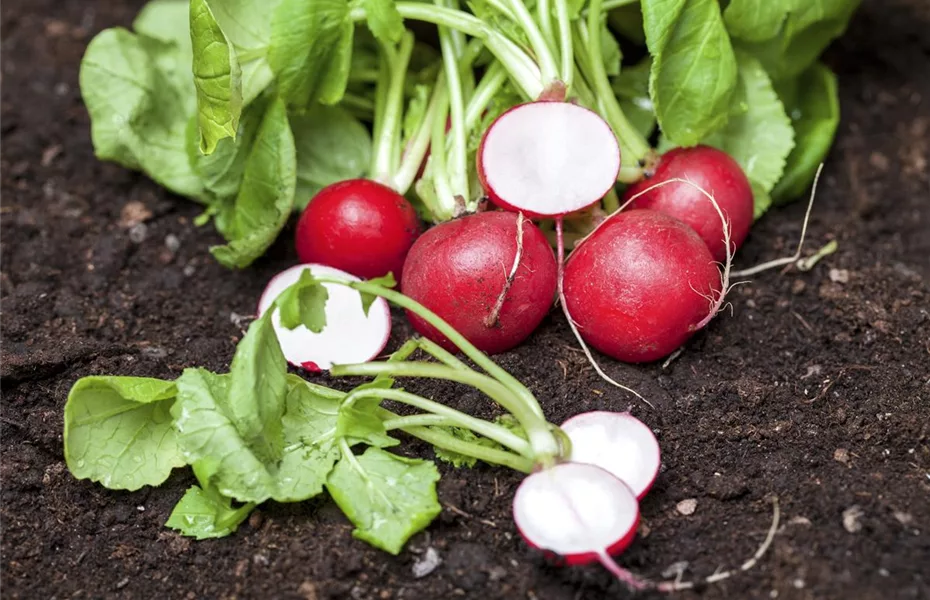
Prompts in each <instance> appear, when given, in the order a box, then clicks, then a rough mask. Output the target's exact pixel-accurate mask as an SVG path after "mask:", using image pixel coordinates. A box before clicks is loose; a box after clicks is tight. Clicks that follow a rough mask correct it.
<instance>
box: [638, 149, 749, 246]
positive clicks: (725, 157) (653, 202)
mask: <svg viewBox="0 0 930 600" xmlns="http://www.w3.org/2000/svg"><path fill="white" fill-rule="evenodd" d="M674 178H680V179H686V180H689V181H691V182H693V183H694V184H695V185H688V184H685V183H672V184H670V185H663V186H661V187H656V188H654V189H648V188H650V187H652V186H654V185H655V184H656V183H659V182H661V181H666V180H668V179H674ZM701 189H703V190H706V191H707V192H709V193H710V194H712V195H713V197H714V200H716V201H717V204H718V205H719V206H720V209H721V210H722V211H723V213H724V215H725V216H726V218H727V221H729V224H730V241H731V243H732V244H733V249H734V250H736V249H737V248H739V247H740V246H741V245H742V244H743V241H744V240H745V239H746V236H747V235H749V228H750V227H751V226H752V220H753V199H752V187H750V185H749V180H748V179H747V178H746V175H745V174H744V173H743V170H742V169H741V168H740V166H739V164H738V163H737V162H736V161H735V160H733V159H732V158H731V157H730V155H729V154H727V153H726V152H723V151H722V150H718V149H716V148H712V147H710V146H695V147H693V148H675V149H673V150H669V151H668V152H666V153H665V154H663V155H662V156H661V157H660V158H659V162H658V165H657V166H656V169H655V174H654V175H653V176H652V177H650V178H649V179H646V180H643V181H641V182H639V183H635V184H633V185H631V186H630V187H629V188H627V190H626V192H625V194H624V196H623V198H624V200H632V202H631V203H630V207H631V208H650V209H653V210H657V211H659V212H662V213H665V214H667V215H669V216H672V217H675V218H676V219H679V220H681V221H683V222H685V223H686V224H688V225H689V226H690V227H691V228H692V229H694V230H695V231H696V232H697V233H698V235H699V236H701V239H702V240H704V243H705V244H707V247H708V248H709V249H710V253H711V254H712V255H713V257H714V259H715V260H718V261H723V260H724V259H725V258H726V247H725V245H724V241H723V226H722V224H721V222H720V217H719V216H718V213H717V210H716V209H715V208H714V206H713V205H712V204H711V203H710V202H708V201H707V198H706V196H705V195H704V194H703V193H702V191H701ZM646 190H648V191H646Z"/></svg>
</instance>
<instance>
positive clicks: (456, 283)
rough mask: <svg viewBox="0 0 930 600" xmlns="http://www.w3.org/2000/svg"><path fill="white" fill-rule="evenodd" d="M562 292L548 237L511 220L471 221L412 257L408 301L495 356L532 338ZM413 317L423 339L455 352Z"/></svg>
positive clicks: (491, 216) (416, 248)
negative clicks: (423, 307) (559, 287)
mask: <svg viewBox="0 0 930 600" xmlns="http://www.w3.org/2000/svg"><path fill="white" fill-rule="evenodd" d="M518 240H519V241H518ZM556 285H557V281H556V262H555V256H554V255H553V253H552V248H551V247H550V246H549V244H548V242H547V241H546V237H545V235H544V234H543V233H542V231H540V230H539V228H538V227H536V226H535V225H534V224H533V223H532V222H531V221H529V220H528V219H526V218H525V217H523V216H522V215H516V214H514V213H507V212H484V213H478V214H474V215H469V216H466V217H462V218H460V219H456V220H454V221H448V222H446V223H442V224H440V225H437V226H435V227H433V228H432V229H430V230H428V231H427V232H426V233H424V234H423V235H422V236H420V238H419V239H417V241H416V242H415V243H414V245H413V247H412V248H411V249H410V254H408V255H407V262H406V264H405V265H404V272H403V281H402V288H403V292H404V294H406V295H407V296H410V297H411V298H413V299H414V300H416V301H418V302H420V303H421V304H423V305H424V306H426V307H427V308H429V309H430V310H432V311H433V312H435V313H436V314H438V315H439V316H440V317H442V318H443V319H445V320H446V321H448V322H449V324H450V325H452V327H454V328H455V329H457V330H458V331H459V332H461V333H462V335H464V336H465V338H466V339H468V341H469V342H471V343H472V344H474V345H475V346H477V347H478V348H479V349H480V350H482V351H484V352H487V353H489V354H494V353H497V352H503V351H505V350H509V349H510V348H513V347H514V346H516V345H517V344H519V343H520V342H522V341H523V340H525V339H526V338H527V337H529V335H530V334H531V333H532V332H533V330H534V329H536V327H537V326H538V325H539V323H540V322H541V321H542V320H543V318H544V317H545V316H546V313H548V312H549V308H550V307H551V306H552V303H553V300H554V298H555V293H556ZM407 316H408V317H409V319H410V322H411V323H412V324H413V327H414V329H416V330H417V331H418V332H420V333H421V334H423V335H425V336H426V337H428V338H429V339H431V340H433V341H434V342H436V343H438V344H440V345H442V346H443V347H445V348H446V349H448V350H455V347H454V346H453V345H452V344H450V343H449V341H448V340H447V339H446V338H445V337H444V336H443V335H442V334H440V333H439V332H438V331H436V329H434V328H433V327H432V326H431V325H429V324H428V323H426V322H425V321H423V320H422V319H421V318H420V317H418V316H416V315H414V314H412V313H410V312H408V313H407Z"/></svg>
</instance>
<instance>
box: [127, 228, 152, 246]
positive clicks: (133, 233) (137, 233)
mask: <svg viewBox="0 0 930 600" xmlns="http://www.w3.org/2000/svg"><path fill="white" fill-rule="evenodd" d="M148 233H149V228H148V227H147V226H146V225H145V223H136V224H135V225H133V226H132V228H131V229H130V230H129V241H131V242H132V243H133V244H141V243H142V242H144V241H145V238H146V237H148Z"/></svg>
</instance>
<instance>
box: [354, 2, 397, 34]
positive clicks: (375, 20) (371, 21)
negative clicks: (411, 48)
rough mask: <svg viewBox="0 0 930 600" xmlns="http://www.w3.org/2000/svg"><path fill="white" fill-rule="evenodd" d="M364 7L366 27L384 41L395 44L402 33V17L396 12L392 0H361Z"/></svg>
mask: <svg viewBox="0 0 930 600" xmlns="http://www.w3.org/2000/svg"><path fill="white" fill-rule="evenodd" d="M361 4H362V6H363V7H364V8H365V18H366V20H367V23H368V29H370V30H371V33H373V34H374V36H375V37H376V38H378V39H379V40H381V41H382V42H385V43H392V44H396V43H397V42H399V41H400V38H401V36H403V35H404V19H403V17H401V16H400V13H399V12H397V7H396V6H395V5H394V0H361Z"/></svg>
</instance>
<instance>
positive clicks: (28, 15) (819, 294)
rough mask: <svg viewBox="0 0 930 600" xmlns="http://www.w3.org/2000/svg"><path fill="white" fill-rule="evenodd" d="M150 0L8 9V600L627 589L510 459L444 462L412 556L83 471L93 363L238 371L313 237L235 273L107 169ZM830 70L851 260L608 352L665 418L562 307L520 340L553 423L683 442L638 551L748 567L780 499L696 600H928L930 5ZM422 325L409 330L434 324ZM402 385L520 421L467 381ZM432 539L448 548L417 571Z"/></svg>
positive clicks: (314, 520) (516, 369) (553, 599)
mask: <svg viewBox="0 0 930 600" xmlns="http://www.w3.org/2000/svg"><path fill="white" fill-rule="evenodd" d="M138 7H139V6H138V3H135V2H125V3H124V2H116V1H95V2H87V1H83V2H82V1H77V0H70V1H52V0H30V1H27V0H8V1H6V2H4V3H3V9H2V85H3V90H2V125H0V126H2V261H3V262H2V281H0V283H2V313H3V314H2V335H3V340H2V342H3V344H2V394H3V409H2V417H0V419H2V461H0V465H2V594H3V597H4V598H10V599H13V598H23V599H43V600H44V599H52V598H55V599H64V598H166V599H167V598H170V599H173V598H185V599H192V600H193V599H198V598H209V599H214V598H215V599H232V598H241V599H245V598H282V599H294V600H300V599H304V600H319V599H324V598H351V599H379V600H388V599H401V598H406V599H450V598H478V599H481V600H492V599H495V598H527V599H531V600H533V599H538V600H581V599H600V598H627V597H630V594H629V593H628V592H627V591H626V590H625V589H624V588H623V587H622V586H621V585H619V584H618V583H616V582H615V581H614V580H613V579H612V578H611V576H610V575H609V574H608V573H607V572H606V571H605V570H604V569H602V568H600V567H598V566H593V567H589V568H578V569H568V568H562V567H559V566H556V565H552V564H550V563H548V562H546V560H545V559H544V558H543V557H542V556H540V555H539V554H537V553H536V552H534V551H532V550H530V549H529V548H528V547H527V546H526V545H525V544H524V543H523V542H522V541H521V540H520V538H519V536H518V534H517V532H516V530H515V528H514V525H513V522H512V521H511V518H510V503H511V499H512V498H513V494H514V490H515V488H516V486H517V485H518V483H519V482H520V477H519V475H517V474H515V473H512V472H508V471H507V470H505V469H503V468H492V467H488V466H479V467H477V468H474V469H470V470H469V469H460V470H457V469H453V468H451V467H449V466H448V465H444V464H442V465H440V469H441V471H442V472H443V477H442V481H441V483H440V484H439V498H440V501H441V503H442V506H443V511H442V514H441V515H440V517H439V518H438V519H437V520H436V521H435V522H434V523H433V524H432V525H431V526H430V527H429V528H428V529H427V530H426V531H425V532H423V533H421V534H419V535H417V536H415V537H414V538H413V539H412V540H411V541H410V543H409V544H408V545H407V547H406V549H405V550H404V551H403V552H401V553H400V555H398V556H390V555H388V554H386V553H383V552H380V551H378V550H375V549H373V548H371V547H369V546H367V545H366V544H364V543H362V542H360V541H357V540H355V539H354V538H353V537H352V535H351V530H352V527H351V526H350V524H349V523H348V522H347V521H346V519H345V518H344V517H343V516H342V515H341V513H340V512H339V510H338V509H337V508H336V507H335V506H334V505H333V504H332V502H330V501H329V500H328V499H326V498H324V497H320V498H318V499H315V500H312V501H309V502H303V503H300V504H293V505H283V504H274V503H269V504H266V505H264V506H262V507H261V509H260V510H258V511H256V512H255V513H254V514H253V515H252V516H251V518H250V519H249V520H248V522H247V523H245V524H243V526H242V527H240V529H239V531H238V532H237V533H236V534H235V535H232V536H230V537H228V538H226V539H218V540H210V541H201V542H198V541H192V540H190V539H186V538H183V537H181V536H179V535H178V534H177V533H175V532H173V531H171V530H168V529H166V528H165V527H164V526H163V524H164V522H165V519H166V518H167V517H168V514H169V513H170V511H171V509H172V506H173V505H174V503H175V502H176V501H177V500H178V499H179V498H180V497H181V495H182V494H183V492H184V490H185V489H186V488H187V487H188V486H189V485H191V483H192V482H193V477H192V475H191V474H190V472H189V470H186V469H179V470H177V472H176V473H175V474H173V475H172V476H171V478H170V479H169V480H168V481H167V482H166V484H165V485H163V486H162V487H160V488H158V489H143V490H140V491H138V492H133V493H126V492H113V491H108V490H106V489H104V488H103V487H101V486H100V485H97V484H94V483H91V482H87V481H77V480H75V479H74V478H72V477H71V475H70V474H69V473H68V470H67V468H66V467H65V463H64V461H63V456H62V408H63V406H64V403H65V397H66V395H67V393H68V389H69V388H70V386H71V385H72V384H73V383H74V382H75V381H76V380H77V379H78V378H79V377H82V376H85V375H91V374H104V373H106V374H124V375H145V376H153V377H162V378H173V377H176V376H177V375H178V374H180V372H181V370H182V369H183V368H185V367H188V366H195V365H197V366H206V367H208V368H210V369H213V370H218V371H219V370H225V369H226V368H227V367H228V364H229V361H230V359H231V357H232V354H233V349H234V346H235V343H236V341H237V340H238V339H239V338H240V337H241V335H242V327H243V322H242V320H241V318H240V315H249V314H250V313H252V312H253V311H254V308H255V304H256V300H257V298H258V295H259V294H260V292H261V290H262V287H263V285H264V284H265V282H266V281H267V280H268V279H269V278H270V277H271V276H272V275H273V274H274V273H275V272H277V271H278V270H280V269H282V268H284V267H286V266H288V265H290V264H292V263H293V262H294V251H293V248H292V244H291V242H290V238H291V231H288V232H286V234H285V235H283V236H282V238H281V241H280V242H279V243H278V244H277V245H276V246H275V247H274V248H273V249H272V251H271V253H270V255H269V256H268V257H266V258H264V259H262V260H260V261H259V262H258V263H257V264H255V265H254V266H253V267H252V268H249V269H247V270H245V271H241V272H231V271H228V270H225V269H223V268H222V267H220V266H219V265H217V264H216V263H214V262H213V261H212V260H211V258H210V255H209V253H208V250H207V249H208V247H209V246H210V245H211V244H215V243H217V242H218V241H219V238H218V237H217V236H216V234H215V233H214V232H213V231H211V229H210V227H201V228H198V227H196V226H194V224H193V221H194V219H195V218H196V217H197V215H198V213H199V209H198V207H197V206H195V205H194V204H192V203H190V202H187V201H185V200H183V199H180V198H177V197H174V196H172V195H170V194H168V193H166V192H165V191H163V190H161V189H159V188H158V186H156V185H155V184H153V183H152V182H151V181H149V180H147V179H146V178H145V177H143V176H141V175H138V174H135V173H131V172H129V171H127V170H125V169H122V168H120V167H118V166H115V165H111V164H104V163H101V162H99V161H97V160H96V159H95V157H94V154H93V149H92V146H91V141H90V133H89V131H90V125H89V122H88V116H87V113H86V111H85V109H84V106H83V105H82V103H81V97H80V93H79V89H78V64H79V62H80V59H81V55H82V54H83V52H84V49H85V47H86V46H87V43H88V42H89V41H90V39H91V38H92V37H93V35H94V34H95V33H96V32H98V31H100V30H101V29H103V28H105V27H111V26H117V25H122V26H128V25H129V24H130V23H131V20H132V18H133V16H134V15H135V13H136V12H137V10H138ZM827 62H828V63H829V64H830V65H831V66H832V67H834V68H835V69H836V71H837V73H838V75H839V81H840V87H841V96H842V108H843V122H842V125H841V127H840V132H839V135H838V139H837V142H836V145H835V147H834V149H833V151H832V152H831V154H830V157H829V160H828V162H827V165H826V168H825V171H824V176H823V178H822V180H821V184H820V189H819V192H818V196H817V201H816V205H815V207H814V212H813V216H812V220H811V229H810V239H809V248H810V249H811V250H813V249H816V248H820V247H821V246H823V245H824V244H826V243H827V242H828V241H830V240H836V241H837V242H838V243H839V249H838V251H837V252H836V253H835V254H833V255H832V256H829V257H827V258H825V259H823V260H822V261H821V262H820V263H819V264H818V265H817V266H816V267H815V268H814V269H813V270H811V271H809V272H803V273H802V272H799V271H797V270H795V269H788V270H787V271H785V272H769V273H765V274H763V275H760V276H758V277H756V278H754V279H753V281H752V282H751V283H748V284H745V285H741V286H739V287H737V288H736V289H734V291H733V292H732V294H731V296H730V300H731V304H732V313H731V312H730V310H728V311H727V312H726V313H725V314H722V315H721V316H720V317H719V318H717V319H716V320H715V321H714V322H713V323H712V324H711V325H710V327H709V328H708V329H707V330H706V331H704V332H702V333H700V334H699V335H698V336H696V337H695V338H694V339H693V340H692V341H691V342H690V343H688V345H687V347H686V348H685V349H684V352H683V353H682V354H681V355H680V356H679V357H678V358H677V359H676V360H674V362H672V363H671V364H670V365H668V366H667V367H664V366H662V365H660V364H654V365H646V366H625V365H620V364H617V363H614V362H612V361H609V360H606V359H602V360H603V364H604V365H605V368H606V369H607V370H608V372H609V373H610V374H611V375H613V376H614V377H616V378H617V379H619V380H621V381H623V382H625V383H626V384H628V385H630V386H632V387H633V388H635V389H637V390H639V391H640V392H641V393H642V394H643V395H644V396H645V397H647V398H648V399H650V400H651V401H652V402H653V403H654V404H655V409H654V410H653V409H649V408H648V407H646V406H645V405H643V404H642V403H640V402H638V401H637V400H636V399H635V398H633V397H631V396H629V395H627V394H624V393H623V392H621V391H619V390H616V389H613V388H611V387H609V386H607V385H605V384H604V383H603V382H602V381H601V380H600V379H598V377H597V376H596V375H595V374H594V373H593V371H592V370H591V369H590V368H589V367H588V366H587V364H586V362H585V359H584V356H583V355H582V354H581V353H580V352H579V350H578V349H577V346H576V343H575V342H574V341H573V339H572V336H571V334H570V332H569V330H568V329H567V327H566V326H565V324H564V322H563V320H562V318H561V317H560V316H558V315H557V314H553V315H552V316H551V317H550V318H549V319H548V320H547V321H546V322H545V323H544V325H543V326H542V328H541V329H540V330H539V331H538V332H537V333H536V334H535V335H534V336H533V337H532V338H531V339H530V340H529V342H528V343H526V344H524V345H523V346H521V347H520V348H518V349H516V350H514V351H512V352H509V353H507V354H505V355H503V356H501V357H500V362H501V363H502V364H503V366H504V367H506V368H507V369H509V370H510V371H511V372H512V373H514V374H515V375H516V376H517V377H519V378H520V379H521V380H523V381H524V382H526V384H527V385H528V386H529V387H530V388H531V389H532V390H533V391H534V393H535V394H536V395H537V397H538V398H539V400H540V402H541V403H542V405H543V407H544V409H545V411H546V413H547V415H549V417H550V419H551V420H552V421H554V422H556V423H558V422H561V421H562V420H563V419H565V418H566V417H568V416H570V415H572V414H575V413H578V412H582V411H588V410H596V409H606V410H627V409H632V411H633V412H634V414H636V415H637V416H638V417H639V418H641V419H643V420H644V421H645V422H646V423H648V424H649V425H650V426H652V427H653V428H655V430H656V431H657V432H658V438H659V440H660V443H661V445H662V451H663V456H662V463H663V465H662V471H661V474H660V475H659V478H658V480H657V482H656V485H655V487H654V488H653V490H652V492H651V493H650V494H649V496H648V497H647V498H646V499H645V501H644V502H643V504H642V516H643V520H642V523H641V526H640V531H639V536H638V539H637V541H636V542H635V543H634V544H633V546H632V547H631V548H630V550H628V551H627V552H626V553H625V554H624V555H623V556H622V557H621V559H620V561H621V563H622V564H623V565H625V566H626V567H629V568H630V569H633V570H634V571H636V572H638V573H641V574H643V575H646V576H649V577H661V576H662V574H663V572H665V574H666V575H667V576H668V575H671V576H674V573H675V572H676V569H677V570H678V571H683V577H684V578H690V577H695V576H706V575H709V574H711V573H713V572H714V571H715V570H717V569H719V568H729V567H732V566H737V565H739V564H741V563H742V562H743V561H744V560H745V559H746V558H748V557H749V556H751V555H752V553H753V552H754V551H755V549H756V548H757V547H758V545H759V544H760V543H761V541H762V539H763V538H764V536H765V533H766V531H767V529H768V528H769V524H770V521H771V517H772V508H771V507H772V505H771V501H770V498H771V497H772V496H777V497H778V501H779V503H780V506H781V511H782V522H781V525H780V527H779V528H778V531H777V535H776V536H775V540H774V543H773V544H772V547H771V549H770V550H769V552H768V553H767V554H766V555H765V556H764V557H763V558H762V559H761V560H760V561H759V564H758V565H757V566H756V567H755V568H754V569H752V570H751V571H749V572H746V573H741V574H738V575H737V576H735V577H733V578H732V579H730V580H728V581H725V582H723V583H721V584H719V585H715V586H710V587H707V588H704V589H699V590H697V591H693V592H686V593H681V594H679V597H681V598H689V599H690V598H698V597H701V598H736V599H742V598H782V599H788V598H791V599H794V598H798V599H808V598H810V599H814V598H817V599H820V598H830V599H832V598H837V599H839V598H855V599H872V598H875V599H878V598H882V599H888V598H930V312H928V311H930V165H928V161H930V2H927V1H926V0H890V1H887V2H883V1H879V0H872V1H868V2H866V3H865V4H864V5H863V6H862V8H861V10H860V11H859V13H858V14H857V15H856V17H855V19H854V20H853V22H852V24H851V27H850V31H849V33H848V35H847V36H846V37H845V38H844V39H843V40H841V41H839V42H838V43H836V44H835V45H834V47H833V48H832V49H831V50H830V51H829V52H828V54H827ZM802 204H803V203H798V204H794V205H791V206H789V207H785V208H779V209H776V210H772V211H770V212H769V213H768V214H767V215H766V216H765V218H764V219H762V220H761V221H760V222H759V223H758V225H757V227H756V228H755V229H754V230H753V232H752V234H751V237H750V239H749V241H748V243H747V244H746V246H745V247H744V248H743V250H742V251H741V252H740V255H739V257H738V266H748V265H752V264H755V263H757V262H759V261H762V260H767V259H771V258H775V257H778V256H783V255H786V254H789V253H790V252H792V251H793V247H794V244H796V242H797V238H798V233H799V230H800V226H801V221H802V217H803V214H804V206H803V205H802ZM395 322H396V325H397V326H396V328H395V335H394V341H393V343H395V344H396V343H397V340H400V339H402V338H404V337H405V336H407V335H408V334H409V333H410V331H409V329H408V328H407V327H406V325H405V324H404V323H403V317H402V316H401V315H396V317H395ZM318 380H319V381H324V382H325V381H327V380H326V379H325V378H318ZM333 385H335V386H345V385H346V382H339V381H335V382H333ZM405 385H407V386H408V387H409V389H411V390H412V391H414V392H417V393H420V394H424V395H426V396H431V397H434V398H437V399H440V400H442V401H444V402H447V403H450V404H452V405H455V406H457V407H459V408H461V409H464V410H469V411H474V412H475V413H477V414H480V415H483V416H491V415H492V414H494V411H493V409H492V407H491V405H490V403H489V402H488V401H487V400H486V399H485V398H483V397H482V396H480V395H479V394H477V393H475V392H471V391H468V390H463V389H461V388H460V387H458V386H455V385H452V384H445V383H437V382H428V381H410V382H405ZM404 447H405V448H407V449H408V450H407V451H409V452H410V453H411V454H413V455H417V456H422V457H427V458H428V457H431V456H432V451H431V449H430V448H429V447H427V446H425V445H423V444H420V443H416V442H411V443H410V444H405V446H404ZM685 500H689V502H686V503H684V504H680V503H682V501H685ZM694 503H696V505H695V504H694ZM688 508H693V509H694V510H693V512H691V511H690V510H687V509H688ZM684 513H690V514H684ZM428 549H432V550H431V551H430V552H429V555H431V556H432V555H438V558H439V559H440V560H441V563H440V564H439V565H438V566H437V567H436V568H435V570H433V571H432V572H431V573H429V574H428V575H426V576H423V577H420V578H417V577H416V576H414V572H413V568H414V565H419V566H421V567H422V566H423V565H424V561H425V560H426V559H427V556H428V554H427V550H428ZM643 597H646V596H643Z"/></svg>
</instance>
